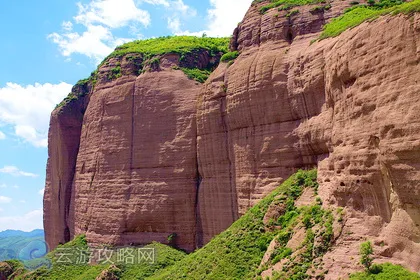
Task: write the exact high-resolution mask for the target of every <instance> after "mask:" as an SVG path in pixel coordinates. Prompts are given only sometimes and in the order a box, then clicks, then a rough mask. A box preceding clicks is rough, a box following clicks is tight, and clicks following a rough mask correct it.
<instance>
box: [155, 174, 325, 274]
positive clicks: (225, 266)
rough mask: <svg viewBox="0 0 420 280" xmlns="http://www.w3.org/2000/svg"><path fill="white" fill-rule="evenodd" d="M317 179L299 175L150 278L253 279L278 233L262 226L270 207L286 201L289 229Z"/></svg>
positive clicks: (286, 222) (284, 224) (292, 177)
mask: <svg viewBox="0 0 420 280" xmlns="http://www.w3.org/2000/svg"><path fill="white" fill-rule="evenodd" d="M316 177H317V175H316V170H311V171H299V172H297V173H296V174H295V175H293V176H291V177H290V178H289V179H287V180H286V181H285V182H284V183H283V184H282V185H281V186H280V187H279V188H277V189H276V190H275V191H273V192H272V193H271V194H270V195H268V196H267V197H265V198H264V199H263V200H262V201H260V202H259V203H258V204H257V205H256V206H254V207H253V208H251V209H250V210H249V211H248V212H247V213H246V214H245V215H244V216H242V217H241V218H240V219H239V220H237V221H236V222H235V223H233V224H232V226H230V227H229V228H228V229H227V230H225V231H224V232H222V233H221V234H219V235H218V236H216V237H214V238H213V239H212V240H211V241H210V242H209V243H208V244H207V245H205V246H204V247H203V248H201V249H199V250H198V251H196V252H194V253H192V254H190V255H188V256H187V257H185V258H184V259H182V260H181V261H180V262H178V263H177V264H176V265H174V266H171V267H168V268H167V269H165V270H163V271H161V272H158V273H157V274H156V275H154V276H152V277H150V278H148V279H150V280H151V279H215V280H216V279H254V277H257V276H258V274H259V273H260V272H258V267H259V265H260V262H261V260H262V257H263V256H264V254H265V252H266V250H267V247H268V245H269V244H270V242H271V241H272V240H273V239H274V238H275V236H276V235H277V234H279V232H278V231H275V230H266V228H265V225H264V223H263V218H264V215H265V214H266V212H267V209H268V208H269V206H270V204H271V203H272V202H273V201H275V200H276V199H278V197H279V196H282V197H283V198H284V199H287V203H288V207H289V209H288V212H290V213H289V214H290V215H287V214H285V215H284V217H285V216H288V217H289V218H290V219H289V218H287V219H286V218H284V217H283V216H282V217H283V219H282V224H283V226H284V227H283V228H287V227H288V226H289V225H291V224H292V223H293V222H294V221H295V220H296V218H297V216H296V215H298V214H296V210H297V209H296V208H294V206H293V205H294V201H295V199H297V198H298V197H299V196H300V194H301V193H302V191H303V189H304V187H310V186H312V187H314V186H317V183H316ZM293 213H295V214H296V215H293ZM282 254H283V255H284V256H285V255H287V254H286V253H282Z"/></svg>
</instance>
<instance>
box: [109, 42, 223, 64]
mask: <svg viewBox="0 0 420 280" xmlns="http://www.w3.org/2000/svg"><path fill="white" fill-rule="evenodd" d="M229 41H230V39H229V38H210V37H194V36H167V37H159V38H153V39H147V40H137V41H133V42H129V43H125V44H123V45H121V46H119V47H117V48H116V49H115V51H114V52H112V53H111V54H110V55H109V56H108V57H107V58H106V59H105V60H104V61H106V60H107V59H108V58H110V57H115V56H122V55H125V54H128V53H142V54H144V55H145V56H149V57H150V56H154V55H160V54H166V53H177V54H180V55H183V54H187V53H191V52H193V51H194V50H200V49H205V50H208V51H209V52H210V53H213V54H216V53H219V52H221V53H226V52H228V51H229Z"/></svg>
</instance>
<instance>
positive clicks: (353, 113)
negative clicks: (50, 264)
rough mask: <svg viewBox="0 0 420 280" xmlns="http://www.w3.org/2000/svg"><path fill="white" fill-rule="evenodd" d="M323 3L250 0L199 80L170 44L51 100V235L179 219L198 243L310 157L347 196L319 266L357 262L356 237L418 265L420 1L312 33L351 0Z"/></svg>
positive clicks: (124, 237) (156, 232)
mask: <svg viewBox="0 0 420 280" xmlns="http://www.w3.org/2000/svg"><path fill="white" fill-rule="evenodd" d="M261 5H262V4H261ZM332 6H333V8H332V9H331V10H330V11H324V12H322V13H311V12H310V8H311V7H300V8H299V10H300V13H299V14H298V15H296V16H293V17H285V16H284V15H283V13H284V14H286V13H287V12H286V11H282V12H278V11H276V10H271V11H269V12H267V13H266V14H264V15H261V14H260V13H259V12H258V6H253V7H251V8H250V10H249V11H248V13H247V15H246V16H245V19H244V20H243V21H242V23H241V24H240V25H239V26H238V28H237V29H236V30H235V32H234V36H233V39H232V48H234V49H237V50H239V51H240V53H241V54H240V56H239V57H238V58H237V59H236V60H235V62H234V63H233V65H228V64H227V63H221V64H220V65H219V67H218V68H217V69H216V70H215V71H214V72H213V74H212V75H211V76H210V78H209V80H208V81H207V82H206V83H205V84H204V85H200V84H197V83H195V82H193V81H191V80H189V79H188V78H187V77H186V76H185V75H184V74H183V73H182V72H181V71H179V70H174V69H172V67H170V66H171V65H172V64H173V63H174V62H171V61H176V59H175V60H173V59H172V60H171V57H170V56H168V58H164V59H163V60H161V68H162V69H161V71H157V72H156V71H154V72H146V73H144V74H141V75H139V76H138V75H137V74H136V72H135V71H134V72H130V71H129V69H128V70H127V72H126V73H125V74H124V75H123V77H121V78H119V79H117V80H115V81H107V79H106V78H103V79H100V80H99V81H98V84H97V85H96V87H95V89H94V91H92V90H91V89H85V90H87V91H90V93H89V95H88V96H87V97H84V98H82V99H79V100H78V101H74V102H72V103H68V104H67V105H65V106H64V107H62V108H60V109H57V110H55V111H54V112H53V114H52V119H51V126H50V137H49V143H50V145H49V161H48V170H47V185H46V195H45V204H44V211H45V230H46V238H47V241H48V242H49V244H50V246H52V247H55V246H56V245H57V244H58V243H59V242H65V241H68V240H69V238H70V237H72V236H74V235H75V234H79V233H87V237H88V240H89V242H91V243H93V244H95V243H112V244H124V245H126V244H130V243H147V242H150V241H152V240H156V241H160V242H167V237H168V236H169V235H171V234H172V233H176V234H177V237H176V245H177V246H179V247H181V248H184V249H186V250H193V249H194V248H196V246H201V245H203V244H205V243H206V242H208V241H209V240H210V238H211V237H212V236H214V235H215V234H217V233H219V232H221V231H222V230H224V229H226V228H227V227H228V226H229V225H230V224H231V223H232V222H233V221H235V220H236V219H237V218H238V217H239V216H240V215H241V214H243V213H244V212H245V211H246V210H247V209H248V208H249V207H251V206H252V205H253V204H255V202H256V201H258V200H259V199H260V198H262V197H263V196H264V195H265V194H267V193H269V192H270V191H271V190H273V189H274V188H275V187H276V186H277V185H278V184H279V183H281V182H282V181H283V180H284V179H285V178H287V177H288V176H289V175H291V174H292V173H293V172H294V171H295V170H296V169H298V168H305V167H312V166H318V170H319V182H320V190H319V193H320V196H321V197H322V199H323V201H324V206H330V205H332V206H341V207H345V209H346V216H345V225H344V228H343V229H342V231H341V232H342V234H341V235H340V236H338V237H337V241H336V244H335V246H334V248H333V250H332V251H331V252H329V253H328V254H327V255H326V256H325V258H324V262H325V267H326V268H327V269H329V275H328V277H329V278H330V279H337V278H338V277H341V276H343V275H347V272H348V271H352V270H354V269H355V268H357V262H358V261H357V259H358V256H357V255H358V246H359V244H360V242H361V240H363V239H364V238H369V239H371V240H374V241H375V244H378V245H379V244H381V245H383V246H378V250H379V253H378V256H377V257H378V258H379V259H380V260H383V261H392V262H396V263H403V264H405V265H407V266H408V267H410V268H411V269H413V270H416V271H420V244H419V242H420V207H419V204H420V165H419V162H420V113H419V112H420V95H419V92H420V84H419V78H420V74H419V73H420V66H419V61H420V45H419V42H420V16H419V15H418V14H416V15H413V16H412V17H411V19H409V18H408V17H407V16H403V15H401V16H393V17H382V18H379V19H377V20H375V21H373V22H370V23H364V24H362V25H360V26H359V27H356V28H354V29H352V30H348V31H346V32H344V33H343V34H341V35H340V36H338V37H336V38H330V39H326V40H322V41H320V42H315V43H312V42H311V41H312V40H313V39H316V38H317V37H318V36H319V34H320V32H321V30H322V25H323V24H324V23H325V22H326V21H327V20H329V19H330V18H331V17H335V16H337V14H339V13H340V12H341V11H342V10H343V9H344V7H346V6H348V2H346V1H340V2H333V3H332ZM277 14H280V16H279V15H277ZM115 63H116V61H113V60H111V61H110V63H109V65H108V66H103V67H102V68H100V76H101V75H102V77H106V73H107V71H109V69H110V67H111V66H112V65H114V64H115ZM121 63H122V65H127V67H129V65H130V64H129V63H128V62H127V64H125V63H126V62H125V61H124V60H122V61H121ZM101 73H102V74H101ZM76 158H77V159H76ZM349 233H350V234H349ZM352 258H353V259H352Z"/></svg>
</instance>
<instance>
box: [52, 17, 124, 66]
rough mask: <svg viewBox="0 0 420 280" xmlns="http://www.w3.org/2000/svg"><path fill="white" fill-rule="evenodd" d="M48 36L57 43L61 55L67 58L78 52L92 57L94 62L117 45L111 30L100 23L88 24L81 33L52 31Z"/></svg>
mask: <svg viewBox="0 0 420 280" xmlns="http://www.w3.org/2000/svg"><path fill="white" fill-rule="evenodd" d="M48 38H49V39H51V40H52V41H53V42H54V43H56V44H57V45H58V47H59V49H60V51H61V54H62V55H63V56H65V57H67V58H69V56H71V55H72V54H73V53H79V54H83V55H86V56H88V57H89V58H92V59H94V60H95V62H98V61H100V60H101V59H103V58H104V57H105V56H107V55H108V54H110V53H111V52H112V51H113V49H114V48H115V47H116V46H117V45H118V42H117V39H116V38H114V37H113V36H112V33H111V31H109V29H108V28H106V27H103V26H101V25H89V26H87V30H86V31H85V32H83V33H82V34H79V33H77V32H67V33H63V34H58V33H52V34H50V35H48Z"/></svg>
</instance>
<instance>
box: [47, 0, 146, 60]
mask: <svg viewBox="0 0 420 280" xmlns="http://www.w3.org/2000/svg"><path fill="white" fill-rule="evenodd" d="M77 6H78V13H77V15H76V16H74V17H73V22H72V21H64V22H63V23H62V31H61V32H54V33H51V34H49V35H48V39H50V40H51V41H52V42H54V43H55V44H57V45H58V47H59V49H60V52H61V54H62V55H63V56H64V57H66V58H67V59H68V58H69V57H70V56H71V55H72V54H76V53H78V54H82V55H85V56H88V57H89V58H91V59H93V60H94V62H95V63H98V62H99V61H100V60H102V59H103V58H104V57H105V56H107V55H108V54H109V53H110V52H112V50H113V49H114V48H115V47H116V46H118V45H121V44H123V43H125V42H127V41H131V40H133V39H135V38H120V37H117V36H114V35H113V33H112V30H113V29H118V28H122V27H129V28H131V29H132V30H138V29H140V27H147V26H149V25H150V23H151V18H150V14H149V12H148V11H145V10H142V9H139V8H138V7H137V6H136V3H135V1H134V0H92V1H90V2H89V3H88V4H82V3H77ZM74 24H78V25H81V26H82V27H83V28H84V29H85V31H83V32H76V31H74ZM139 36H141V35H139Z"/></svg>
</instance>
